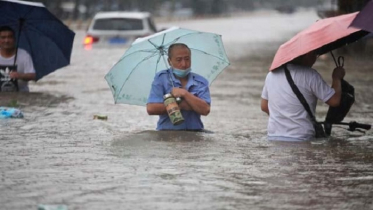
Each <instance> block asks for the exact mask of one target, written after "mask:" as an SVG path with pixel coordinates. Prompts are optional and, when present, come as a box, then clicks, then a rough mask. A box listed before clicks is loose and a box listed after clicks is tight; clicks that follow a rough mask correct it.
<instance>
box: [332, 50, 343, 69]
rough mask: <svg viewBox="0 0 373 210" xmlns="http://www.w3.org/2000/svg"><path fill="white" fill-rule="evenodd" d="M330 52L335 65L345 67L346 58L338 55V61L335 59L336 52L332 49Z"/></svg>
mask: <svg viewBox="0 0 373 210" xmlns="http://www.w3.org/2000/svg"><path fill="white" fill-rule="evenodd" d="M330 54H331V55H332V57H333V60H334V63H335V65H336V66H337V67H343V66H344V64H345V58H344V57H343V56H338V62H337V60H336V59H335V57H334V54H333V52H332V51H330Z"/></svg>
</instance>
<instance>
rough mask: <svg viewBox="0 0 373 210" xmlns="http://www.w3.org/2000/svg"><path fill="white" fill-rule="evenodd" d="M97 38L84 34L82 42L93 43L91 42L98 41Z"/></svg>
mask: <svg viewBox="0 0 373 210" xmlns="http://www.w3.org/2000/svg"><path fill="white" fill-rule="evenodd" d="M98 40H99V39H98V38H97V37H93V36H89V35H88V36H86V37H85V38H84V44H85V45H89V44H93V43H95V42H98Z"/></svg>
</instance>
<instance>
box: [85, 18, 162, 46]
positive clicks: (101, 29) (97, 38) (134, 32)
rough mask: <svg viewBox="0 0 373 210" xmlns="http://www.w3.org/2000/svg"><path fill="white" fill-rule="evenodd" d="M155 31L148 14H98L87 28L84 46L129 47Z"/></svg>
mask: <svg viewBox="0 0 373 210" xmlns="http://www.w3.org/2000/svg"><path fill="white" fill-rule="evenodd" d="M156 31H157V29H156V27H155V25H154V23H153V20H152V18H151V15H150V13H148V12H99V13H97V14H96V15H95V16H94V17H93V19H92V21H91V23H90V25H89V27H88V30H87V35H86V37H85V38H84V45H130V44H131V43H132V42H133V41H134V40H135V39H137V38H139V37H144V36H148V35H151V34H153V33H155V32H156Z"/></svg>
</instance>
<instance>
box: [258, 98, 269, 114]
mask: <svg viewBox="0 0 373 210" xmlns="http://www.w3.org/2000/svg"><path fill="white" fill-rule="evenodd" d="M260 108H261V109H262V111H263V112H265V113H267V114H268V115H269V109H268V100H266V99H263V98H262V102H261V103H260Z"/></svg>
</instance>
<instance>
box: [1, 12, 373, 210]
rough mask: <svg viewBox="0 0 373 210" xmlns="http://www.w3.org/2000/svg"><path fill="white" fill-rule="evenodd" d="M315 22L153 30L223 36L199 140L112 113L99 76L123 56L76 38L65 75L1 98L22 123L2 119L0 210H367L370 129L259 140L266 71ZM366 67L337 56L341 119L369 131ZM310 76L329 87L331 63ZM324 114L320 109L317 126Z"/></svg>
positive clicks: (130, 111)
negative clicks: (349, 94)
mask: <svg viewBox="0 0 373 210" xmlns="http://www.w3.org/2000/svg"><path fill="white" fill-rule="evenodd" d="M316 19H317V15H316V14H315V12H313V11H303V12H301V13H295V14H293V15H282V14H278V13H274V12H259V13H255V14H252V15H251V16H248V17H239V18H228V19H217V20H199V21H185V22H174V23H159V24H158V27H159V28H161V27H168V26H171V25H176V24H177V25H179V26H181V27H187V28H191V29H196V30H204V31H210V32H215V33H220V34H222V35H223V40H224V42H225V46H226V50H227V53H228V56H229V57H230V60H231V63H232V64H231V66H230V67H229V68H228V69H226V71H224V72H223V73H222V74H220V75H219V77H218V78H217V79H216V80H215V82H214V83H213V84H212V86H211V96H212V107H211V113H210V115H209V116H207V117H203V119H202V120H203V122H204V124H205V127H206V129H207V130H209V131H211V132H208V133H194V132H156V131H154V129H155V126H156V122H157V117H150V116H148V115H147V113H146V110H145V107H140V106H131V105H124V104H114V100H113V97H112V94H111V92H110V90H109V87H108V86H107V84H106V81H105V80H104V75H105V74H106V73H107V72H108V71H109V69H110V67H111V66H112V65H113V64H114V63H115V62H116V61H117V60H118V59H119V58H120V56H121V55H122V54H123V53H124V50H123V49H119V48H112V49H108V48H100V49H92V50H85V49H83V47H82V45H81V43H82V40H83V37H84V32H83V31H77V32H76V33H77V35H76V39H75V45H74V50H73V55H72V62H71V65H70V66H68V67H66V68H64V69H61V70H59V71H56V72H55V73H53V74H51V75H48V76H47V77H45V78H43V79H42V80H40V81H38V82H37V83H33V84H31V85H30V89H31V91H32V93H30V94H3V95H1V100H0V102H1V104H0V105H2V106H6V105H7V104H10V103H13V104H14V103H15V102H16V103H17V104H18V105H19V107H20V108H21V110H22V111H23V112H24V115H25V117H24V119H11V120H0V132H1V134H0V183H1V184H0V203H1V207H0V209H12V210H13V209H36V208H37V205H38V204H64V205H66V206H67V207H68V209H69V210H85V209H100V210H101V209H162V210H163V209H373V200H372V197H373V133H372V131H371V130H370V131H368V132H367V133H366V134H361V133H359V132H354V133H351V132H348V131H346V130H345V127H341V126H336V127H335V128H334V129H333V131H332V132H333V133H332V135H333V137H332V138H330V139H329V140H320V141H312V142H307V143H271V142H268V141H267V140H266V125H267V116H266V114H264V113H262V112H261V111H260V94H261V90H262V87H263V84H264V78H265V76H266V74H267V72H268V68H269V65H270V63H271V61H272V58H273V56H274V54H275V52H276V50H277V48H278V46H279V45H280V44H281V43H282V42H284V41H286V40H287V39H289V38H290V37H291V36H292V35H294V34H295V33H296V32H297V31H299V30H301V29H303V28H304V27H306V26H308V25H309V24H311V23H312V22H314V21H315V20H316ZM264 23H265V24H264ZM290 26H291V27H290ZM371 58H372V57H369V56H368V57H367V58H365V57H364V58H363V57H361V56H358V55H346V56H345V68H346V72H347V75H346V80H347V81H349V82H350V83H351V84H352V85H354V86H355V92H356V102H355V104H354V105H353V107H352V109H351V111H350V113H349V114H348V116H347V117H346V119H345V121H346V122H349V121H352V120H355V121H358V122H361V123H368V124H372V119H373V107H372V104H373V103H372V101H373V98H372V90H371V89H372V81H373V78H372V72H371V71H372V66H373V65H372V64H373V61H372V59H371ZM314 67H315V68H316V69H319V71H320V73H321V74H322V75H323V77H324V78H325V79H326V80H327V81H328V82H329V84H330V82H331V72H332V69H333V68H334V63H333V62H332V60H331V58H330V57H328V56H326V57H325V58H321V59H319V61H318V62H317V63H316V64H315V66H314ZM326 111H327V106H325V105H322V104H320V105H319V106H318V107H317V112H318V113H317V118H318V119H323V117H324V116H325V113H326ZM95 114H102V115H107V116H108V120H107V121H102V120H94V119H93V116H94V115H95Z"/></svg>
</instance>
